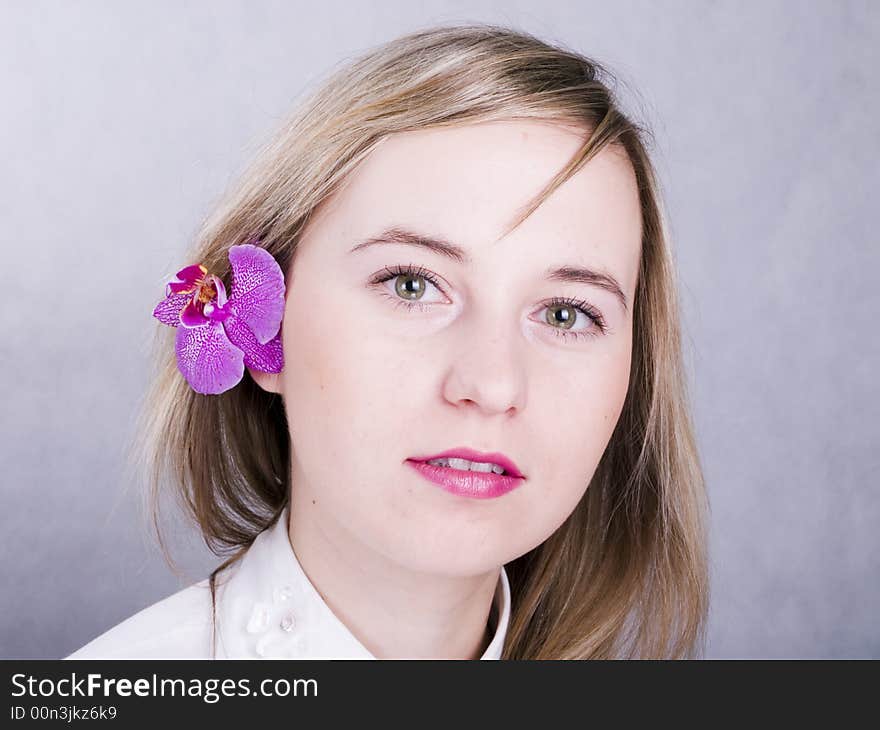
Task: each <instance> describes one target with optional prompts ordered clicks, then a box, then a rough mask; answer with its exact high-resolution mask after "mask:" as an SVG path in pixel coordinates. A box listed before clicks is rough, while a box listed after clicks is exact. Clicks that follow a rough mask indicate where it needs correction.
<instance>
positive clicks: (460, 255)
mask: <svg viewBox="0 0 880 730" xmlns="http://www.w3.org/2000/svg"><path fill="white" fill-rule="evenodd" d="M394 243H396V244H403V245H405V246H417V247H420V248H423V249H426V250H428V251H431V252H432V253H436V254H439V255H441V256H444V257H445V258H448V259H451V260H452V261H455V262H456V263H459V264H467V263H470V260H471V259H470V256H468V254H467V253H466V252H465V250H464V249H463V248H462V247H461V246H458V245H456V244H454V243H452V242H450V241H447V240H445V239H443V238H439V237H437V236H429V235H426V234H424V233H417V232H415V231H411V230H408V229H406V228H401V227H400V226H394V227H392V228H387V229H386V230H384V231H382V233H380V234H379V235H378V236H371V237H370V238H367V239H366V240H364V241H361V242H360V243H358V244H356V245H355V246H354V247H352V249H351V251H349V253H354V252H355V251H361V250H363V249H365V248H367V247H369V246H376V245H382V244H394ZM545 278H546V279H547V280H548V281H561V282H569V283H573V284H588V285H592V286H598V287H600V288H602V289H605V290H606V291H609V292H611V293H612V294H614V296H615V297H617V299H618V301H619V302H620V304H621V306H623V309H624V311H627V310H628V309H629V307H628V304H627V300H626V294H624V293H623V289H622V288H621V287H620V284H619V283H618V281H617V279H615V278H614V277H613V276H611V275H610V274H606V273H604V272H601V271H594V270H593V269H587V268H585V267H583V266H560V267H558V268H554V269H548V270H547V271H546V272H545Z"/></svg>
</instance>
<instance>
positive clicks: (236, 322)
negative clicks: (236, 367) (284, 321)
mask: <svg viewBox="0 0 880 730" xmlns="http://www.w3.org/2000/svg"><path fill="white" fill-rule="evenodd" d="M223 326H224V327H225V328H226V335H227V336H228V337H229V340H230V341H231V342H232V343H233V344H234V345H235V346H236V347H238V348H240V349H241V351H242V352H244V364H245V366H247V367H249V368H253V369H254V370H262V371H263V372H264V373H280V372H281V370H282V369H283V368H284V350H283V348H282V347H281V332H280V331H279V332H278V334H276V335H275V336H274V337H273V338H272V339H271V340H269V341H268V342H266V343H260V342H258V341H257V338H256V336H255V335H254V333H253V332H251V330H250V328H249V327H248V326H247V325H246V324H245V322H244V320H243V319H241V317H236V316H235V315H234V314H231V315H229V317H227V318H226V321H225V322H224V323H223Z"/></svg>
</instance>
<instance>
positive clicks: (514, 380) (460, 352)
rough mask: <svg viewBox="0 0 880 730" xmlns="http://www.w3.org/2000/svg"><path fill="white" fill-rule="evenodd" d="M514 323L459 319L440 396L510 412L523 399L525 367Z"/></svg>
mask: <svg viewBox="0 0 880 730" xmlns="http://www.w3.org/2000/svg"><path fill="white" fill-rule="evenodd" d="M518 342H519V340H518V338H517V336H516V329H515V327H514V326H513V325H510V326H499V324H498V319H497V318H493V317H489V316H484V317H482V318H481V319H480V318H477V317H472V318H471V320H470V321H469V322H467V323H465V322H462V323H461V328H460V329H459V330H458V332H456V334H455V337H454V342H452V343H451V344H450V349H449V352H450V353H451V354H450V359H449V364H448V367H447V369H446V372H445V376H444V380H443V397H444V398H445V399H446V400H447V401H448V402H449V403H452V404H453V405H456V406H463V407H467V408H473V409H479V410H480V411H481V412H483V413H484V414H486V415H497V414H507V415H513V414H514V413H516V412H518V411H521V410H522V409H523V407H524V406H525V400H526V371H525V370H526V369H525V363H524V361H523V355H522V353H521V351H520V350H519V349H518Z"/></svg>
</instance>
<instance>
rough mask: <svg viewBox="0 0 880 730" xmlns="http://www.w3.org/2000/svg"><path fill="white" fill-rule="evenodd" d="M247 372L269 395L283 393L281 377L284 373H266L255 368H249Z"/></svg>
mask: <svg viewBox="0 0 880 730" xmlns="http://www.w3.org/2000/svg"><path fill="white" fill-rule="evenodd" d="M247 371H248V372H249V373H250V374H251V377H252V378H253V379H254V382H255V383H256V384H257V385H259V386H260V387H261V388H262V389H263V390H265V391H267V392H269V393H278V394H282V393H281V375H282V373H264V372H263V371H262V370H254V369H253V368H248V369H247Z"/></svg>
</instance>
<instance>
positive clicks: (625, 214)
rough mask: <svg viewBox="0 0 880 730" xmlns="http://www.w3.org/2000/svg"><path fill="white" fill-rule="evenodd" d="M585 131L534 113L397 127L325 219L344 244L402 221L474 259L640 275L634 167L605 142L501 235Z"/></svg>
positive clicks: (347, 184)
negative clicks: (534, 261)
mask: <svg viewBox="0 0 880 730" xmlns="http://www.w3.org/2000/svg"><path fill="white" fill-rule="evenodd" d="M585 139H586V131H585V130H581V129H577V128H574V127H567V126H561V125H557V124H552V123H548V122H538V121H504V122H488V123H481V124H470V125H461V126H457V127H451V128H445V129H430V130H418V131H413V132H405V133H399V134H393V135H390V136H389V137H387V138H385V139H384V140H383V141H382V142H381V143H380V144H379V145H378V146H377V147H376V148H375V149H374V150H373V151H372V152H371V153H370V155H369V156H368V157H367V159H366V160H365V161H364V162H363V163H361V165H360V166H359V167H358V168H357V169H356V170H355V171H354V173H352V175H350V176H349V178H348V179H347V180H346V182H345V184H344V185H343V186H342V188H341V189H340V190H339V191H338V192H337V193H336V195H335V196H334V198H333V200H331V201H329V203H328V205H327V207H326V209H325V210H324V211H322V215H321V216H319V217H321V218H324V217H325V215H326V217H327V218H328V220H327V221H326V222H327V224H328V225H330V226H331V227H334V228H335V229H336V230H335V231H334V233H336V234H338V235H334V236H333V238H334V239H337V240H340V241H342V242H343V243H344V242H349V244H350V243H351V242H352V241H353V240H354V239H356V238H359V237H366V236H369V235H375V234H376V233H378V232H379V231H381V230H384V229H385V228H388V227H389V226H390V225H400V226H404V227H407V228H412V229H415V230H418V231H421V232H424V233H428V234H433V235H440V236H442V237H443V238H444V239H446V240H450V241H454V242H455V243H457V244H458V245H460V246H462V247H464V248H466V249H467V250H468V252H469V253H470V255H471V257H472V258H473V260H474V262H475V263H479V262H480V261H481V260H486V261H490V262H491V261H493V260H494V261H497V259H498V257H503V258H504V259H509V258H510V257H511V256H515V257H517V259H521V258H522V257H526V258H535V257H539V258H540V259H541V261H542V263H552V262H553V261H550V259H553V260H554V261H555V260H556V259H559V261H560V263H571V264H578V263H580V264H591V265H596V264H600V265H604V266H606V267H608V268H613V269H615V271H616V273H617V274H618V275H619V276H620V277H622V278H623V279H624V280H625V281H626V282H627V283H630V282H634V278H635V273H636V272H635V269H636V266H637V258H638V251H639V247H640V240H641V213H640V206H639V199H638V192H637V187H636V180H635V174H634V172H633V170H632V166H631V165H630V163H629V161H628V159H627V158H626V156H625V154H624V153H623V152H622V151H620V150H618V149H616V148H612V147H606V148H604V149H603V150H602V151H601V152H600V153H599V154H598V155H596V156H595V157H594V158H593V159H591V160H590V161H589V162H588V163H587V164H586V165H585V166H584V167H583V168H582V169H581V170H580V171H578V173H576V174H575V175H574V177H572V178H570V179H569V180H568V181H566V183H565V184H564V185H563V186H562V187H561V188H559V189H557V190H556V191H555V192H554V193H553V194H552V195H551V196H550V198H549V199H548V200H546V201H545V202H544V203H543V204H542V205H541V206H540V207H539V208H538V209H537V210H535V211H534V212H533V213H532V214H531V215H530V216H529V218H527V219H526V220H525V221H524V222H523V223H522V225H521V226H519V227H518V228H517V229H516V230H514V231H512V232H511V233H509V234H508V235H507V236H505V237H504V238H502V239H501V240H500V241H498V242H497V243H495V241H496V239H499V237H500V236H501V235H502V234H503V232H504V231H505V230H506V229H507V228H508V226H509V225H511V223H512V222H513V220H514V218H515V216H516V214H517V213H518V212H519V211H520V210H521V209H522V208H523V206H525V205H526V204H527V203H528V202H529V201H530V200H531V198H532V197H533V196H535V195H536V194H537V193H538V192H539V191H540V190H541V189H542V188H543V187H544V186H545V185H546V184H547V183H548V182H549V181H550V179H551V178H552V177H553V176H554V175H555V174H557V173H558V172H559V170H560V169H562V167H563V166H564V165H565V164H566V163H567V162H568V161H569V160H570V159H571V157H572V156H573V155H574V154H575V152H576V151H577V149H578V148H579V147H580V146H581V145H582V144H583V142H584V141H585ZM330 219H332V220H330ZM621 283H624V282H621Z"/></svg>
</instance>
